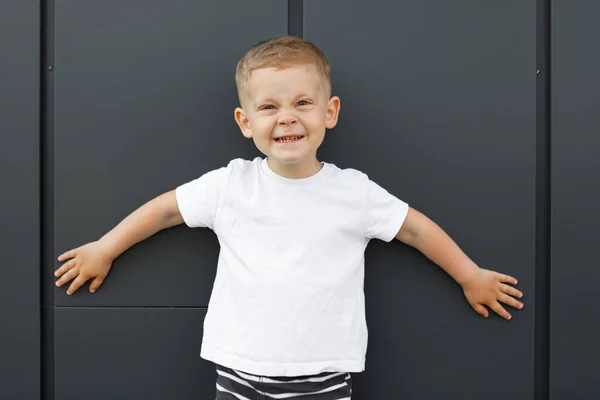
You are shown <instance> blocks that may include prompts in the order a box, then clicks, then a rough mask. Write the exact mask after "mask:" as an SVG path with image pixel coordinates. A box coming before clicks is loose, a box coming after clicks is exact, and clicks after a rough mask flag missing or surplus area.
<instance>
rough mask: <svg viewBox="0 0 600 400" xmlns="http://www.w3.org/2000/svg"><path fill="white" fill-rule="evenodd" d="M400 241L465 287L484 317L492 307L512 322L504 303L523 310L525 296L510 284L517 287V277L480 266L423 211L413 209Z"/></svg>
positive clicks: (475, 308)
mask: <svg viewBox="0 0 600 400" xmlns="http://www.w3.org/2000/svg"><path fill="white" fill-rule="evenodd" d="M396 239H398V240H400V241H401V242H403V243H405V244H407V245H409V246H411V247H414V248H416V249H417V250H419V251H420V252H421V253H423V255H425V256H426V257H427V258H429V259H430V260H431V261H433V262H434V263H435V264H437V265H439V266H440V267H441V268H443V269H444V270H445V271H446V272H447V273H448V274H449V275H450V276H451V277H452V278H454V280H455V281H456V282H458V284H460V285H461V286H462V288H463V292H464V294H465V297H466V298H467V300H468V302H469V304H471V306H472V307H473V309H474V310H475V311H476V312H478V313H479V314H481V315H483V316H484V317H487V316H488V310H487V309H486V308H485V306H488V307H489V308H491V309H492V310H494V311H495V312H496V313H498V314H499V315H500V316H502V317H504V318H506V319H510V318H511V315H510V314H509V313H508V312H507V311H506V310H505V309H504V307H503V306H502V305H501V304H500V302H502V303H505V304H507V305H509V306H512V307H515V308H518V309H521V308H523V303H521V302H520V301H518V300H517V298H521V297H523V293H521V292H520V291H519V290H517V289H515V288H514V287H512V286H510V285H509V284H512V285H515V284H517V280H516V279H515V278H513V277H512V276H508V275H504V274H501V273H498V272H495V271H489V270H486V269H482V268H480V267H479V266H477V264H475V263H474V262H473V261H472V260H471V259H470V258H469V257H467V255H466V254H465V253H464V252H463V251H462V250H461V249H460V248H459V247H458V245H457V244H456V243H455V242H454V241H453V240H452V239H451V238H450V236H448V235H447V234H446V232H444V231H443V230H442V228H440V227H439V226H438V225H437V224H436V223H435V222H433V221H432V220H431V219H429V218H428V217H426V216H425V215H423V214H422V213H420V212H419V211H417V210H415V209H413V208H410V209H409V211H408V215H407V216H406V219H405V221H404V223H403V225H402V227H401V228H400V231H399V232H398V234H397V235H396Z"/></svg>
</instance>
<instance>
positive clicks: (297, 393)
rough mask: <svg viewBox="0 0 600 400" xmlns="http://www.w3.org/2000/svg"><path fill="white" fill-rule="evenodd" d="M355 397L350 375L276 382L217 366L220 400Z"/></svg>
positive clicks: (336, 399)
mask: <svg viewBox="0 0 600 400" xmlns="http://www.w3.org/2000/svg"><path fill="white" fill-rule="evenodd" d="M351 395H352V378H351V376H350V374H349V373H347V372H323V373H321V374H317V375H309V376H298V377H276V378H275V377H266V376H258V375H251V374H247V373H244V372H240V371H236V370H233V369H230V368H226V367H223V366H221V365H218V364H217V397H216V400H267V399H268V400H273V399H295V398H298V399H299V400H350V397H351Z"/></svg>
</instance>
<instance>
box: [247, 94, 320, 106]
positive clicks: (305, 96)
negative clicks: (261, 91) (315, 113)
mask: <svg viewBox="0 0 600 400" xmlns="http://www.w3.org/2000/svg"><path fill="white" fill-rule="evenodd" d="M303 98H308V99H313V98H314V96H310V95H308V94H305V93H302V94H299V95H298V96H296V97H294V101H298V100H300V99H303ZM265 103H278V101H276V100H274V99H272V98H270V97H267V98H264V99H259V100H258V101H256V104H265Z"/></svg>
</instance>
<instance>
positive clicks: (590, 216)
mask: <svg viewBox="0 0 600 400" xmlns="http://www.w3.org/2000/svg"><path fill="white" fill-rule="evenodd" d="M552 9H553V11H552V183H551V191H552V229H551V240H552V253H551V277H552V285H551V292H550V293H551V305H552V307H551V317H550V321H551V331H550V398H551V399H552V400H566V399H582V400H583V399H598V398H600V388H599V387H598V376H599V375H598V360H599V359H600V345H599V344H598V340H599V338H600V322H599V319H598V315H599V314H598V309H597V307H596V304H597V302H598V293H599V289H598V288H599V287H600V269H599V268H598V267H599V266H598V253H597V252H598V239H599V238H600V235H599V234H598V226H600V208H599V207H598V199H599V198H600V179H599V178H598V176H599V175H600V156H599V154H600V150H599V149H600V135H599V132H600V113H599V110H600V100H599V98H598V89H599V88H600V78H599V76H598V71H600V54H599V53H598V38H599V37H600V25H598V15H599V14H600V3H598V2H597V1H592V0H588V1H571V2H565V1H553V2H552Z"/></svg>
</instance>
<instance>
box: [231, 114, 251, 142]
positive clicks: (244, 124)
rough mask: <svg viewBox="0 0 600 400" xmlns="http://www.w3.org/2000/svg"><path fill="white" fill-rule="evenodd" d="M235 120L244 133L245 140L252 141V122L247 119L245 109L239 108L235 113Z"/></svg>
mask: <svg viewBox="0 0 600 400" xmlns="http://www.w3.org/2000/svg"><path fill="white" fill-rule="evenodd" d="M234 118H235V122H237V124H238V126H239V127H240V130H241V131H242V135H244V137H245V138H247V139H250V138H251V137H252V130H250V120H249V119H248V117H246V113H244V109H243V108H241V107H237V108H236V109H235V111H234Z"/></svg>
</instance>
